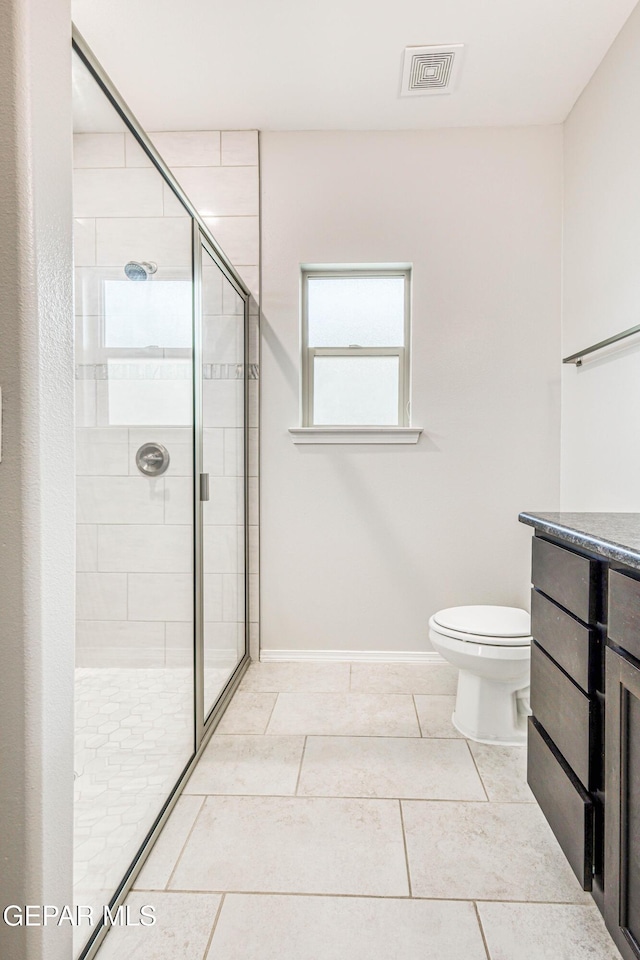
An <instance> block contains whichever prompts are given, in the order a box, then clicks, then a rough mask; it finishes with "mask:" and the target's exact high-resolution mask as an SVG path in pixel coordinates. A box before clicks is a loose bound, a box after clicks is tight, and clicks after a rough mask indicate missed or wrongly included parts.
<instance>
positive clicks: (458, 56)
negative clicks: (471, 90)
mask: <svg viewBox="0 0 640 960" xmlns="http://www.w3.org/2000/svg"><path fill="white" fill-rule="evenodd" d="M463 53H464V44H463V43H453V44H449V45H448V46H446V47H406V49H405V51H404V67H403V70H402V88H401V90H400V96H401V97H424V96H433V95H435V94H441V93H452V92H453V91H454V90H455V88H456V85H457V82H458V77H459V75H460V67H461V66H462V56H463Z"/></svg>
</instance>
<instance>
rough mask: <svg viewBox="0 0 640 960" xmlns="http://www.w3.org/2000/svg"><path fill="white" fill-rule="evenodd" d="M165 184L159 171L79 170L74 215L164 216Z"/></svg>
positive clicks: (74, 198) (74, 185)
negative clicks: (163, 191)
mask: <svg viewBox="0 0 640 960" xmlns="http://www.w3.org/2000/svg"><path fill="white" fill-rule="evenodd" d="M162 185H163V180H162V178H161V176H160V174H159V173H158V172H157V171H156V170H135V169H130V168H127V167H123V168H122V169H112V170H100V169H97V170H76V172H75V175H74V178H73V188H74V189H73V212H74V216H76V217H161V216H162V215H163V202H162Z"/></svg>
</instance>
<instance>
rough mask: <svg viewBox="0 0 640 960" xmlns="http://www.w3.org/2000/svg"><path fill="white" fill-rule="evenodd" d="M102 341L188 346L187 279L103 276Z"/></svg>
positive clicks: (132, 345)
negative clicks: (105, 277) (137, 278)
mask: <svg viewBox="0 0 640 960" xmlns="http://www.w3.org/2000/svg"><path fill="white" fill-rule="evenodd" d="M104 345H105V347H107V348H109V347H111V348H112V349H113V348H120V349H141V348H144V347H190V346H191V281H190V280H155V279H150V280H147V281H145V282H137V283H136V282H132V281H131V280H105V284H104Z"/></svg>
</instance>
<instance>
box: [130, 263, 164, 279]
mask: <svg viewBox="0 0 640 960" xmlns="http://www.w3.org/2000/svg"><path fill="white" fill-rule="evenodd" d="M157 269H158V265H157V263H154V262H153V261H152V260H141V261H140V263H138V261H137V260H129V263H125V265H124V272H125V273H126V275H127V277H128V278H129V280H148V279H149V277H150V275H151V274H152V273H155V272H156V270H157Z"/></svg>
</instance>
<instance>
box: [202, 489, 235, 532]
mask: <svg viewBox="0 0 640 960" xmlns="http://www.w3.org/2000/svg"><path fill="white" fill-rule="evenodd" d="M203 512H204V522H205V524H214V525H217V524H220V525H229V526H233V525H235V524H239V523H242V522H243V513H244V481H243V480H242V478H241V477H211V478H210V480H209V500H208V501H207V502H206V503H205V504H204V511H203Z"/></svg>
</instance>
